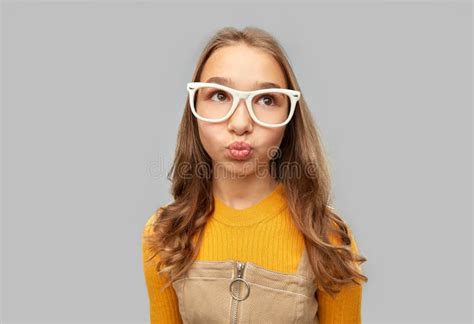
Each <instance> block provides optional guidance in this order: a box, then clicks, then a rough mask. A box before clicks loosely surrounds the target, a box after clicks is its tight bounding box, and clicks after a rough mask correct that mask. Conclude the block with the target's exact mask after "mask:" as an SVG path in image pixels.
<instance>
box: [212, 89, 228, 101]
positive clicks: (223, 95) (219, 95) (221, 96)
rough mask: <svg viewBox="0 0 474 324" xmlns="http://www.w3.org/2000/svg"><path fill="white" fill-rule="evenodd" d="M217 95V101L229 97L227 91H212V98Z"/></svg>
mask: <svg viewBox="0 0 474 324" xmlns="http://www.w3.org/2000/svg"><path fill="white" fill-rule="evenodd" d="M214 97H216V98H217V101H224V100H225V99H226V98H228V95H227V93H226V92H225V91H219V90H218V91H215V92H213V93H211V95H210V98H211V99H212V100H214V99H213V98H214Z"/></svg>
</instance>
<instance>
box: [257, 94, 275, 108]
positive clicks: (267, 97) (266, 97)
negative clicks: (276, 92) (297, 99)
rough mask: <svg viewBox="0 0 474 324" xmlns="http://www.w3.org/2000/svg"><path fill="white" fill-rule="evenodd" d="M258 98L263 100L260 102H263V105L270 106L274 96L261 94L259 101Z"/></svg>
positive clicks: (273, 101)
mask: <svg viewBox="0 0 474 324" xmlns="http://www.w3.org/2000/svg"><path fill="white" fill-rule="evenodd" d="M260 100H263V102H262V103H263V104H264V105H268V106H271V105H272V104H274V103H275V98H274V97H273V96H271V95H264V96H261V97H260V98H259V101H260Z"/></svg>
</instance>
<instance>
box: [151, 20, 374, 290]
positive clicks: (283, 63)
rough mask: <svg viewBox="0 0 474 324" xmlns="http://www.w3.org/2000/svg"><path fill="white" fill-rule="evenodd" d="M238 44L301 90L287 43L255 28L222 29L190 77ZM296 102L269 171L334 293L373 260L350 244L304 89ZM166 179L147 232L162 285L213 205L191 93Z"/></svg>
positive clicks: (182, 262) (320, 277) (189, 256)
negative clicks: (296, 169)
mask: <svg viewBox="0 0 474 324" xmlns="http://www.w3.org/2000/svg"><path fill="white" fill-rule="evenodd" d="M238 44H245V45H248V46H251V47H254V48H258V49H261V50H262V51H265V52H266V53H269V54H270V55H272V56H273V57H274V58H275V59H276V61H277V62H278V63H279V65H280V67H281V69H282V71H283V73H284V75H285V78H286V81H287V83H288V85H289V88H290V89H293V90H299V91H301V90H300V87H299V85H298V82H297V81H296V77H295V74H294V72H293V70H292V68H291V66H290V63H289V60H288V58H287V55H286V53H285V52H284V49H283V48H282V47H281V46H280V45H279V43H278V42H277V40H276V39H275V38H274V37H273V36H271V35H270V34H269V33H268V32H266V31H264V30H262V29H260V28H257V27H246V28H244V29H242V30H238V29H236V28H234V27H225V28H222V29H220V30H218V31H217V32H216V34H215V35H214V36H212V37H211V39H210V40H209V41H208V43H207V44H206V46H205V48H204V50H203V51H202V53H201V55H200V57H199V60H198V62H197V66H196V69H195V72H194V75H193V78H192V80H193V81H199V78H200V76H201V71H202V69H203V67H204V64H205V63H206V61H207V60H208V58H209V57H210V56H211V55H212V53H213V52H214V51H215V50H217V49H218V48H221V47H224V46H232V45H238ZM298 106H299V107H296V109H295V113H294V115H293V118H292V119H291V121H290V122H289V123H288V124H287V126H286V129H285V133H284V135H283V139H282V141H281V144H280V147H279V150H278V154H276V155H275V156H274V157H272V158H271V159H270V161H269V170H270V173H271V175H272V177H274V179H275V180H277V181H278V182H279V183H282V184H283V187H284V191H285V195H286V197H287V201H288V208H289V211H290V212H291V215H292V217H293V220H294V223H295V224H296V226H297V227H298V229H299V230H300V231H301V233H302V235H303V236H304V241H305V247H306V250H307V252H308V256H309V259H310V263H311V267H312V268H313V271H314V274H315V285H316V287H317V288H318V289H321V290H323V291H325V292H326V293H329V294H330V295H331V296H332V297H334V296H335V294H336V293H338V292H339V291H340V289H341V286H342V285H343V284H346V283H350V282H353V283H356V284H362V281H367V280H368V279H367V277H366V276H365V275H364V274H363V273H362V269H361V267H360V266H359V265H358V263H362V262H365V261H366V260H367V259H366V258H365V257H363V256H361V255H359V254H357V253H355V252H354V251H353V250H352V249H351V244H352V242H351V237H352V236H351V229H350V228H349V226H348V225H347V224H346V223H345V222H344V220H343V219H342V218H341V217H340V216H338V214H337V213H336V211H335V209H334V208H332V207H331V206H330V193H331V179H330V170H329V166H328V163H327V159H326V155H325V153H324V148H323V145H322V143H321V139H320V135H319V133H318V130H317V127H316V126H315V123H314V121H313V119H312V115H311V112H310V111H309V109H308V106H307V105H306V102H305V99H304V95H303V94H302V96H301V98H300V100H299V101H298ZM284 165H297V166H300V167H301V168H303V169H304V170H305V172H300V173H299V176H298V177H295V176H294V174H292V169H291V168H286V167H282V166H284ZM167 178H168V180H170V181H171V183H172V186H171V192H172V195H173V198H174V200H173V201H172V202H171V203H169V204H167V205H164V206H162V207H160V208H158V209H157V210H156V212H155V215H156V217H155V220H154V222H153V224H152V231H150V234H149V235H145V236H144V239H145V240H146V241H147V242H148V245H149V246H150V248H151V249H152V251H153V252H154V255H152V257H151V258H150V260H151V259H152V258H154V257H158V262H157V266H156V270H157V271H158V272H159V273H165V274H166V275H167V276H168V278H169V280H168V282H167V284H166V285H165V286H164V287H162V289H164V288H166V287H168V286H169V285H170V284H171V283H172V282H173V281H174V280H176V279H178V278H180V277H181V276H182V275H183V274H184V273H185V272H186V271H187V270H188V268H189V267H190V266H191V265H192V263H193V261H194V260H195V259H196V257H197V254H198V252H199V248H200V246H201V239H202V235H201V234H202V233H203V230H204V227H205V225H206V222H207V221H208V219H209V217H210V216H211V214H212V212H213V209H214V198H213V195H212V160H211V158H210V156H209V155H208V154H207V152H206V151H205V150H204V147H203V145H202V143H201V141H200V137H199V133H198V126H197V121H196V119H195V118H194V116H193V115H192V112H191V109H190V107H189V95H188V98H187V100H186V106H185V108H184V113H183V116H182V119H181V123H180V126H179V131H178V138H177V146H176V151H175V156H174V161H173V165H172V167H171V170H170V171H169V173H168V176H167ZM331 237H337V240H332V239H331ZM339 243H342V244H339ZM150 260H149V261H150Z"/></svg>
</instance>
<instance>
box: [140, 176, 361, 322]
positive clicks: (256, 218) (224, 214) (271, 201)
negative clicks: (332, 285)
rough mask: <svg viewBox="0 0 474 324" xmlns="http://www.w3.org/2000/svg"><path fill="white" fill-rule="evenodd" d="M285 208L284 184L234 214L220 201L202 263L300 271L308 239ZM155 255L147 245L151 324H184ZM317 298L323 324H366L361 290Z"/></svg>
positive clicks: (353, 287) (350, 288) (145, 264)
mask: <svg viewBox="0 0 474 324" xmlns="http://www.w3.org/2000/svg"><path fill="white" fill-rule="evenodd" d="M285 206H286V200H285V197H284V191H283V186H282V185H281V184H279V185H278V186H277V187H276V189H275V190H274V191H273V192H272V193H271V194H270V195H268V196H267V197H266V198H264V199H263V200H261V201H260V202H258V203H257V204H255V205H253V206H251V207H249V208H246V209H233V208H231V207H229V206H227V205H225V204H224V203H223V202H222V201H221V200H220V199H219V198H217V197H215V210H214V213H213V215H212V217H211V218H210V220H209V221H208V223H207V225H206V228H205V232H204V237H203V240H202V246H201V249H200V251H199V254H198V257H197V259H198V260H215V261H223V260H227V259H235V260H243V261H249V262H253V263H255V264H257V265H260V266H263V267H266V268H268V269H270V270H273V271H279V272H287V273H291V272H296V270H297V267H298V264H299V261H300V257H301V255H302V252H303V249H304V240H303V236H302V234H301V233H300V232H299V230H298V229H297V228H296V226H295V225H294V224H293V221H292V219H291V215H290V214H289V211H288V209H286V208H285ZM281 210H283V212H280V211H281ZM154 217H155V214H153V215H152V216H151V217H150V218H149V219H148V221H147V223H146V225H145V229H144V231H143V234H145V233H149V232H148V231H149V230H151V226H149V225H151V223H152V221H153V219H154ZM352 242H353V245H352V249H353V251H356V252H358V248H357V245H356V243H355V241H354V239H353V237H352ZM338 243H339V242H338ZM151 255H152V254H151V252H150V251H149V250H148V246H147V244H146V243H145V242H144V241H143V240H142V256H143V270H144V275H145V283H146V287H147V291H148V297H149V306H150V321H151V324H158V323H182V320H181V318H180V313H179V308H178V300H177V296H176V293H175V292H174V289H173V287H172V286H169V287H168V288H166V289H165V290H164V293H163V294H159V288H160V287H161V286H162V285H164V283H165V282H166V280H167V279H168V277H167V276H166V275H163V276H161V275H158V273H157V272H156V270H155V268H156V262H157V256H156V257H155V258H154V259H153V261H149V262H145V260H147V259H149V257H150V256H151ZM317 298H318V304H319V307H318V318H319V322H320V324H339V323H341V324H359V323H361V299H362V287H361V286H359V285H347V287H345V288H343V289H342V290H341V292H340V293H339V294H338V295H337V296H336V297H335V299H332V298H331V296H329V295H328V294H326V293H324V292H321V291H320V290H317Z"/></svg>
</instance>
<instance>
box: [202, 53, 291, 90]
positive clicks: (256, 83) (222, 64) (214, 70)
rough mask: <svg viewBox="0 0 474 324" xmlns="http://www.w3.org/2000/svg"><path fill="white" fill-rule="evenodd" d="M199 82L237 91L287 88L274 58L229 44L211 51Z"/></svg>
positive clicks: (281, 71) (280, 69) (283, 76)
mask: <svg viewBox="0 0 474 324" xmlns="http://www.w3.org/2000/svg"><path fill="white" fill-rule="evenodd" d="M199 81H201V82H215V83H219V84H223V85H227V86H230V87H233V88H235V89H238V90H255V89H263V88H287V83H286V79H285V75H284V73H283V70H282V68H281V67H280V65H279V64H278V62H277V61H276V59H275V58H274V57H273V56H272V55H270V54H268V53H266V52H264V51H263V50H260V49H258V48H253V47H249V46H246V45H233V46H226V47H223V48H219V49H217V50H216V51H214V52H213V53H212V54H211V56H210V57H209V58H208V60H207V62H206V63H205V65H204V67H203V70H202V72H201V77H200V80H199Z"/></svg>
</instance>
